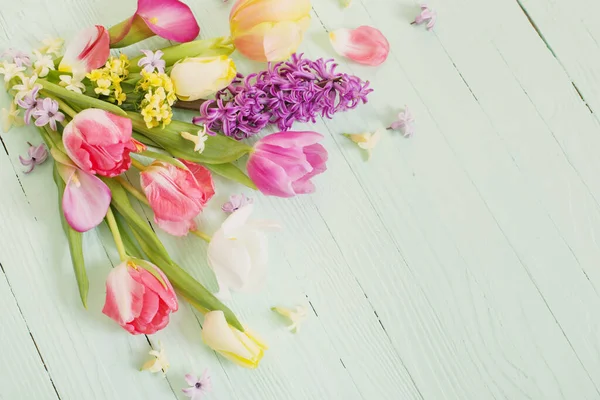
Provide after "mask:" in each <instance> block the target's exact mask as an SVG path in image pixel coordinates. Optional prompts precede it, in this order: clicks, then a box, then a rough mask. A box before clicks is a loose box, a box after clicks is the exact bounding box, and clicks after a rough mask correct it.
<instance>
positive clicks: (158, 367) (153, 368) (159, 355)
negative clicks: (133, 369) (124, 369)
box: [141, 341, 171, 376]
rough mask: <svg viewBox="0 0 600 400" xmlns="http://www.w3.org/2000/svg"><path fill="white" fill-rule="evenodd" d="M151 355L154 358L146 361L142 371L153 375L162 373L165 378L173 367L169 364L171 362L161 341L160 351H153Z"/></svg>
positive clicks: (159, 343) (159, 344)
mask: <svg viewBox="0 0 600 400" xmlns="http://www.w3.org/2000/svg"><path fill="white" fill-rule="evenodd" d="M149 354H150V355H151V356H152V357H154V358H152V359H150V360H148V361H146V362H145V363H144V365H142V368H141V370H142V371H150V372H152V373H153V374H154V373H157V372H160V371H162V373H163V376H166V375H167V371H168V370H169V367H170V366H171V365H170V364H169V360H168V359H167V354H166V352H165V349H164V347H163V346H162V343H161V342H160V341H159V342H158V351H157V350H151V351H150V352H149Z"/></svg>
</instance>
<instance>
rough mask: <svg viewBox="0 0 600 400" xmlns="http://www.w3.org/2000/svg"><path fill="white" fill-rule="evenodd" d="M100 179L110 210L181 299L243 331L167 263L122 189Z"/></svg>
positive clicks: (217, 303)
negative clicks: (217, 314) (109, 194)
mask: <svg viewBox="0 0 600 400" xmlns="http://www.w3.org/2000/svg"><path fill="white" fill-rule="evenodd" d="M101 179H102V181H103V182H104V183H106V184H107V185H108V187H109V188H110V190H111V192H112V204H113V206H114V207H115V208H116V209H117V211H119V213H120V214H121V215H122V216H123V218H124V219H125V221H126V222H127V224H128V225H129V227H130V228H131V230H132V232H133V235H134V236H135V238H136V239H137V241H138V243H139V244H140V246H141V247H142V251H143V252H144V253H145V254H146V255H147V256H148V258H149V259H150V261H151V262H152V263H153V264H155V265H156V266H158V267H159V268H160V269H161V270H162V271H163V272H164V274H165V275H166V276H167V278H169V281H170V282H171V284H172V285H173V287H174V288H175V289H176V290H177V291H178V292H180V293H181V294H182V295H183V296H184V297H186V298H188V299H191V300H193V301H194V302H196V303H198V304H200V305H201V306H202V307H204V308H206V309H207V310H221V311H223V313H224V314H225V318H226V319H227V321H228V322H229V324H230V325H232V326H234V327H235V328H237V329H239V330H241V331H242V332H243V330H244V327H243V326H242V324H240V322H239V321H238V319H237V318H236V316H235V314H234V313H233V312H232V311H231V310H230V309H229V308H228V307H227V306H225V305H224V304H223V303H221V302H220V301H219V300H218V299H217V298H216V297H215V296H214V295H213V294H212V293H211V292H209V291H208V290H207V289H206V288H205V287H204V286H202V284H201V283H200V282H198V281H197V280H195V279H194V278H193V277H192V276H191V275H189V274H188V273H187V272H186V271H185V270H184V269H182V268H181V267H180V266H179V265H177V264H176V263H175V262H174V261H173V260H171V257H170V256H169V254H168V252H167V250H166V249H165V247H164V246H163V244H162V242H161V241H160V239H158V236H156V233H154V231H153V230H152V228H151V227H150V225H148V223H147V222H146V220H145V219H143V218H142V217H140V216H139V214H137V213H136V212H135V210H134V209H133V208H132V207H131V203H130V202H129V198H128V197H127V192H126V191H125V189H123V187H122V186H121V185H120V184H119V183H118V182H117V181H115V180H114V179H109V178H101Z"/></svg>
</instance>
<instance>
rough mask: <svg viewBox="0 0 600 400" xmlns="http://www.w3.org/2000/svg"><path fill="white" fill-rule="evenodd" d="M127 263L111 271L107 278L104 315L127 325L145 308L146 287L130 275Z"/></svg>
mask: <svg viewBox="0 0 600 400" xmlns="http://www.w3.org/2000/svg"><path fill="white" fill-rule="evenodd" d="M128 268H129V267H128V266H127V263H126V262H123V263H121V264H119V265H118V266H116V267H115V268H113V269H112V271H110V273H109V274H108V277H107V278H106V303H105V304H104V308H103V309H102V313H103V314H105V315H106V316H108V317H110V318H112V319H113V320H115V321H117V322H118V323H119V324H120V325H122V326H123V325H125V324H127V323H129V322H131V321H132V320H133V319H134V318H136V317H137V316H138V315H139V314H140V312H141V310H142V306H143V297H144V286H143V285H141V284H140V283H138V282H136V281H135V280H134V279H133V278H132V277H131V275H130V274H129V270H128Z"/></svg>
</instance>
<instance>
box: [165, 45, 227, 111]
mask: <svg viewBox="0 0 600 400" xmlns="http://www.w3.org/2000/svg"><path fill="white" fill-rule="evenodd" d="M236 73H237V72H236V69H235V64H234V63H233V60H231V59H230V58H229V57H227V56H217V57H195V58H186V59H184V60H182V61H181V62H178V63H177V64H175V66H174V67H173V70H172V71H171V80H172V81H173V84H174V86H175V93H176V95H177V97H178V98H179V99H181V100H183V101H194V100H198V99H201V98H205V97H207V96H210V95H211V94H214V93H216V92H217V91H219V90H221V89H223V88H224V87H226V86H228V85H229V84H230V83H231V81H233V79H234V78H235V76H236Z"/></svg>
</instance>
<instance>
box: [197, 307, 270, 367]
mask: <svg viewBox="0 0 600 400" xmlns="http://www.w3.org/2000/svg"><path fill="white" fill-rule="evenodd" d="M202 340H203V341H204V343H205V344H206V345H207V346H208V347H210V348H211V349H213V350H215V351H217V352H218V353H219V354H221V355H222V356H223V357H225V358H227V359H228V360H230V361H232V362H234V363H236V364H237V365H240V366H242V367H244V368H256V367H258V364H259V363H260V360H262V358H263V356H264V355H265V350H267V349H268V347H267V345H266V344H265V343H264V342H263V341H262V340H261V339H260V338H259V337H258V336H256V335H255V334H253V333H252V332H251V331H250V330H249V329H246V330H245V331H244V332H240V331H238V330H237V329H235V328H233V327H232V326H230V325H229V324H227V321H226V320H225V315H224V314H223V311H210V312H208V313H206V315H205V316H204V325H203V328H202Z"/></svg>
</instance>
